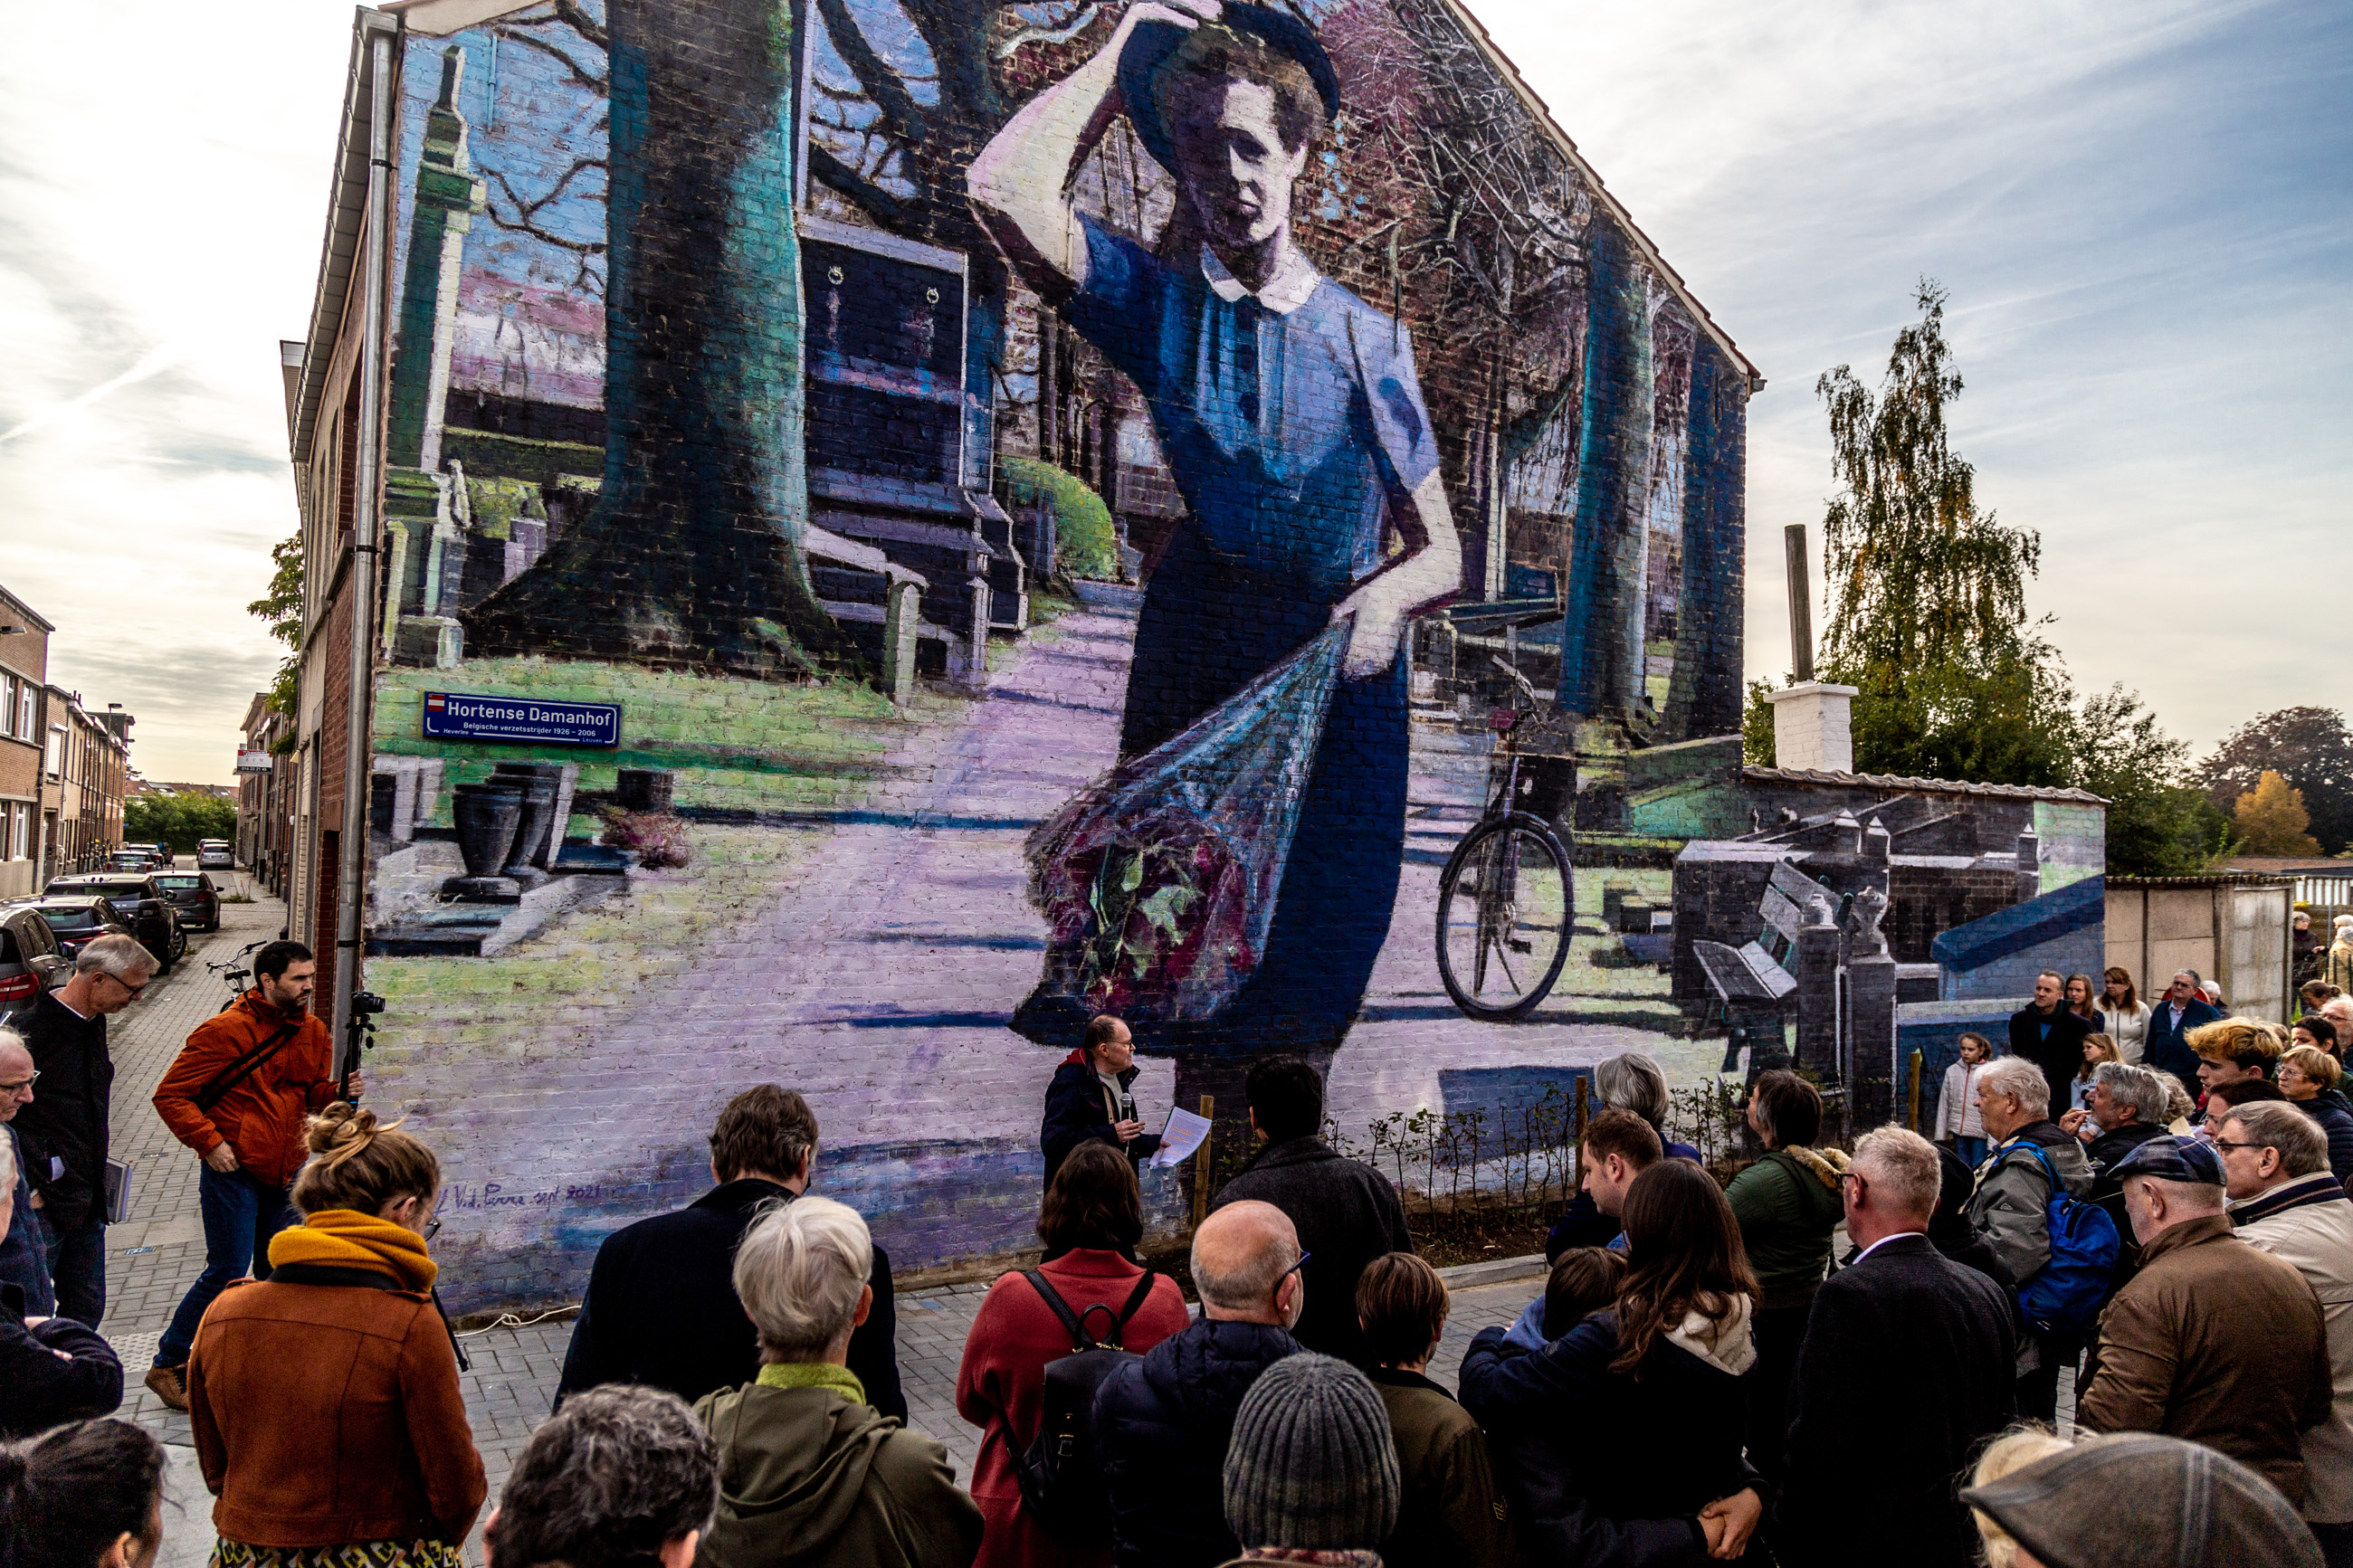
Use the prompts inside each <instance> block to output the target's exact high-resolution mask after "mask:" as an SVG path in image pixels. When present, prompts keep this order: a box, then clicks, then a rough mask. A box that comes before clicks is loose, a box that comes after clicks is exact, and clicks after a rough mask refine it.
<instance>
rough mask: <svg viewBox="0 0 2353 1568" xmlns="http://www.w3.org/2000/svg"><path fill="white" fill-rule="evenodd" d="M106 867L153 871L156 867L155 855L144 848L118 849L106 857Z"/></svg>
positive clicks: (119, 869)
mask: <svg viewBox="0 0 2353 1568" xmlns="http://www.w3.org/2000/svg"><path fill="white" fill-rule="evenodd" d="M106 868H107V869H108V870H110V871H152V870H153V869H154V868H155V857H153V855H150V854H148V853H147V851H145V850H144V849H117V850H116V851H115V852H114V853H113V854H111V855H109V856H108V857H107V858H106Z"/></svg>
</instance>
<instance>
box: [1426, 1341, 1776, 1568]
mask: <svg viewBox="0 0 2353 1568" xmlns="http://www.w3.org/2000/svg"><path fill="white" fill-rule="evenodd" d="M1699 1348H1700V1349H1701V1350H1703V1351H1711V1353H1710V1354H1706V1355H1703V1354H1700V1353H1694V1350H1692V1349H1687V1348H1685V1346H1684V1345H1683V1344H1679V1343H1675V1342H1671V1341H1670V1340H1669V1339H1668V1338H1667V1337H1665V1336H1662V1337H1661V1338H1659V1339H1658V1340H1656V1341H1654V1342H1652V1344H1651V1351H1650V1353H1649V1354H1648V1355H1646V1356H1645V1357H1643V1359H1642V1363H1641V1367H1640V1368H1638V1369H1637V1371H1638V1372H1639V1373H1640V1374H1641V1375H1640V1376H1639V1377H1636V1376H1630V1375H1629V1374H1627V1373H1619V1372H1613V1371H1611V1370H1610V1363H1612V1362H1613V1361H1615V1360H1616V1359H1617V1356H1618V1349H1619V1345H1618V1315H1617V1313H1616V1312H1615V1311H1602V1312H1597V1313H1595V1314H1593V1315H1592V1316H1591V1317H1589V1318H1587V1319H1586V1320H1585V1321H1583V1322H1581V1323H1579V1324H1577V1327H1576V1328H1574V1329H1572V1330H1570V1331H1568V1332H1567V1334H1564V1335H1563V1336H1561V1337H1560V1338H1559V1339H1557V1340H1555V1341H1554V1342H1552V1343H1550V1344H1548V1345H1546V1347H1545V1348H1544V1349H1543V1350H1541V1351H1535V1352H1523V1351H1520V1350H1518V1349H1517V1348H1516V1347H1514V1346H1513V1345H1510V1344H1507V1343H1506V1342H1504V1331H1502V1330H1501V1329H1482V1330H1480V1331H1479V1332H1478V1333H1477V1334H1476V1335H1474V1336H1473V1337H1472V1341H1471V1348H1470V1350H1469V1351H1468V1352H1465V1353H1464V1355H1463V1357H1462V1377H1461V1382H1462V1406H1463V1408H1464V1409H1466V1410H1468V1411H1470V1412H1471V1414H1472V1415H1474V1416H1476V1417H1477V1418H1478V1421H1479V1425H1480V1426H1482V1427H1483V1428H1485V1429H1486V1433H1487V1437H1488V1447H1489V1451H1490V1452H1491V1453H1493V1456H1494V1458H1495V1469H1496V1474H1497V1476H1498V1477H1499V1478H1500V1479H1502V1481H1503V1483H1504V1490H1505V1492H1506V1493H1507V1494H1508V1495H1509V1496H1510V1498H1511V1506H1512V1512H1513V1515H1514V1518H1515V1519H1516V1520H1517V1521H1518V1523H1519V1530H1520V1539H1521V1542H1522V1543H1523V1544H1524V1545H1525V1546H1526V1548H1527V1549H1528V1553H1529V1555H1530V1557H1531V1558H1532V1559H1534V1560H1535V1561H1540V1562H1546V1563H1584V1564H1593V1565H1595V1568H1605V1565H1606V1568H1698V1565H1700V1564H1703V1563H1707V1562H1708V1561H1709V1557H1708V1554H1707V1536H1706V1533H1705V1531H1704V1529H1703V1528H1702V1526H1701V1525H1700V1522H1699V1517H1698V1516H1699V1510H1701V1509H1703V1508H1704V1507H1706V1506H1707V1505H1708V1504H1709V1503H1711V1502H1714V1501H1715V1500H1717V1499H1718V1498H1724V1497H1729V1496H1731V1495H1732V1494H1733V1493H1735V1492H1737V1491H1740V1490H1741V1489H1744V1488H1746V1489H1754V1490H1755V1491H1756V1492H1757V1496H1758V1498H1759V1499H1760V1500H1763V1501H1764V1502H1765V1503H1766V1504H1767V1506H1768V1507H1769V1506H1770V1505H1771V1503H1772V1489H1771V1488H1770V1487H1769V1486H1767V1484H1766V1483H1765V1481H1764V1480H1763V1479H1762V1478H1761V1477H1759V1476H1758V1475H1757V1471H1756V1469H1755V1468H1754V1467H1753V1466H1751V1465H1749V1464H1748V1463H1747V1462H1746V1460H1745V1459H1744V1458H1742V1457H1741V1433H1742V1428H1743V1426H1744V1415H1745V1412H1746V1407H1747V1401H1748V1393H1749V1384H1748V1380H1747V1379H1746V1376H1745V1375H1744V1374H1745V1373H1746V1372H1747V1370H1748V1369H1749V1368H1750V1367H1751V1366H1753V1365H1754V1364H1755V1361H1756V1355H1755V1352H1754V1351H1753V1350H1752V1349H1751V1348H1750V1341H1749V1331H1748V1324H1747V1321H1746V1315H1745V1314H1744V1315H1743V1317H1742V1319H1741V1320H1740V1321H1739V1322H1738V1323H1737V1325H1736V1327H1733V1328H1730V1329H1729V1330H1728V1331H1727V1332H1726V1334H1725V1339H1724V1342H1723V1345H1722V1347H1721V1350H1722V1353H1723V1354H1724V1355H1725V1356H1727V1357H1729V1360H1728V1361H1720V1360H1717V1359H1715V1357H1714V1354H1713V1352H1712V1350H1711V1347H1707V1346H1700V1347H1699ZM1733 1366H1738V1367H1739V1368H1740V1369H1741V1370H1740V1372H1738V1373H1736V1372H1734V1371H1733V1370H1732V1367H1733ZM1746 1560H1747V1561H1750V1562H1762V1561H1763V1560H1764V1557H1763V1552H1762V1549H1761V1548H1760V1547H1759V1546H1758V1545H1757V1543H1756V1538H1754V1537H1752V1538H1751V1547H1750V1553H1749V1557H1748V1559H1746Z"/></svg>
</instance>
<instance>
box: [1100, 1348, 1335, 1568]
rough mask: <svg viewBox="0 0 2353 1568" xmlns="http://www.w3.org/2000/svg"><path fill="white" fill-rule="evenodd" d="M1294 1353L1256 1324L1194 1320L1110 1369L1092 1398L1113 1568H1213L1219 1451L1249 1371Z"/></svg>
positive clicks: (1230, 1538) (1233, 1547)
mask: <svg viewBox="0 0 2353 1568" xmlns="http://www.w3.org/2000/svg"><path fill="white" fill-rule="evenodd" d="M1300 1349H1301V1346H1300V1343H1299V1342H1298V1341H1297V1340H1294V1339H1293V1338H1292V1337H1291V1336H1290V1335H1289V1334H1288V1333H1286V1332H1284V1331H1282V1330H1281V1329H1278V1328H1274V1327H1272V1326H1271V1325H1269V1324H1264V1323H1231V1322H1219V1321H1211V1320H1209V1319H1206V1318H1204V1319H1201V1320H1198V1321H1196V1322H1194V1323H1193V1324H1192V1326H1190V1327H1189V1328H1187V1329H1186V1330H1185V1331H1183V1332H1182V1333H1179V1334H1176V1335H1173V1336H1171V1337H1170V1338H1168V1339H1165V1340H1163V1341H1161V1342H1159V1343H1158V1344H1156V1345H1155V1346H1153V1347H1152V1349H1151V1350H1150V1351H1148V1352H1145V1354H1143V1355H1141V1356H1139V1357H1137V1358H1136V1359H1135V1360H1134V1361H1131V1362H1127V1363H1124V1364H1122V1365H1121V1366H1119V1367H1117V1368H1116V1369H1114V1370H1113V1373H1112V1374H1111V1375H1110V1376H1109V1377H1107V1378H1105V1379H1104V1380H1103V1388H1102V1390H1101V1391H1100V1392H1098V1393H1097V1394H1096V1395H1095V1412H1094V1426H1095V1447H1096V1449H1097V1451H1098V1452H1099V1453H1100V1454H1101V1455H1102V1461H1103V1479H1104V1481H1105V1482H1106V1483H1107V1485H1108V1487H1109V1489H1110V1492H1111V1513H1112V1562H1113V1563H1114V1564H1115V1565H1116V1568H1146V1565H1147V1564H1148V1565H1150V1568H1214V1565H1215V1564H1217V1563H1224V1562H1226V1561H1228V1560H1229V1559H1230V1558H1233V1557H1237V1556H1239V1555H1240V1553H1241V1547H1240V1544H1239V1543H1237V1542H1235V1540H1234V1535H1233V1531H1229V1530H1228V1529H1227V1528H1226V1504H1225V1495H1226V1494H1225V1464H1226V1444H1227V1441H1228V1440H1229V1438H1231V1437H1232V1436H1233V1433H1234V1413H1235V1412H1236V1411H1237V1410H1240V1408H1241V1403H1242V1395H1244V1394H1248V1393H1249V1392H1250V1384H1253V1383H1256V1382H1257V1381H1258V1376H1259V1373H1262V1372H1264V1371H1265V1370H1266V1369H1267V1368H1268V1367H1270V1366H1272V1365H1273V1364H1274V1363H1276V1362H1279V1361H1281V1360H1282V1358H1283V1357H1284V1356H1287V1355H1295V1354H1297V1353H1298V1352H1299V1351H1300Z"/></svg>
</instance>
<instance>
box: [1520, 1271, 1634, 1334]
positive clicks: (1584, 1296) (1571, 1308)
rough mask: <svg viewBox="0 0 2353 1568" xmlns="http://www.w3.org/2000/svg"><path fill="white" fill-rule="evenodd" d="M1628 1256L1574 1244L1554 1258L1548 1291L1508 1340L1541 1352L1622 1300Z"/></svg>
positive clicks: (1525, 1313) (1523, 1316) (1529, 1306)
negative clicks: (1610, 1304) (1596, 1313)
mask: <svg viewBox="0 0 2353 1568" xmlns="http://www.w3.org/2000/svg"><path fill="white" fill-rule="evenodd" d="M1625 1278H1626V1255H1625V1254H1624V1253H1622V1252H1618V1251H1614V1250H1612V1249H1611V1248H1609V1247H1570V1248H1569V1249H1568V1250H1567V1251H1566V1252H1564V1253H1562V1254H1561V1255H1560V1256H1559V1257H1558V1258H1555V1259H1553V1265H1552V1275H1551V1277H1550V1278H1549V1279H1546V1281H1545V1289H1544V1294H1543V1295H1541V1296H1539V1297H1537V1298H1536V1299H1535V1300H1533V1301H1531V1302H1529V1303H1528V1304H1527V1308H1526V1310H1524V1311H1522V1312H1521V1313H1520V1316H1519V1321H1516V1322H1514V1324H1513V1325H1512V1327H1511V1330H1510V1331H1508V1332H1507V1333H1505V1334H1504V1343H1506V1344H1509V1345H1512V1346H1514V1348H1516V1349H1519V1350H1524V1351H1540V1350H1542V1349H1544V1348H1545V1346H1546V1345H1548V1344H1550V1343H1551V1342H1553V1341H1555V1340H1556V1339H1558V1338H1560V1336H1561V1335H1563V1334H1565V1333H1567V1332H1568V1331H1569V1330H1571V1329H1573V1328H1575V1327H1577V1324H1579V1323H1581V1322H1583V1321H1585V1320H1586V1319H1587V1318H1588V1317H1589V1316H1591V1315H1592V1314H1593V1313H1595V1312H1598V1311H1599V1310H1601V1309H1602V1308H1604V1307H1607V1306H1608V1305H1609V1303H1611V1302H1612V1301H1615V1300H1617V1299H1618V1287H1619V1284H1620V1282H1621V1281H1622V1280H1623V1279H1625Z"/></svg>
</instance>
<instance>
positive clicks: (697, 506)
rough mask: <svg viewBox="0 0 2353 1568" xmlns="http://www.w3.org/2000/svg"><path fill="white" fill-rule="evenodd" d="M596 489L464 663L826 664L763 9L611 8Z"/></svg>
mask: <svg viewBox="0 0 2353 1568" xmlns="http://www.w3.org/2000/svg"><path fill="white" fill-rule="evenodd" d="M611 31H612V153H611V156H612V171H611V175H612V177H611V201H610V213H611V216H610V220H609V221H610V226H611V229H610V232H611V246H612V250H611V274H610V282H609V285H608V289H607V296H606V301H605V325H606V334H607V340H606V341H607V363H606V373H605V396H606V422H607V435H606V444H605V476H604V483H603V488H602V489H601V491H600V493H599V495H598V498H597V503H596V509H595V510H593V511H592V512H591V513H590V514H589V515H588V516H587V517H586V518H585V519H583V520H582V521H580V522H579V523H577V524H575V526H574V527H573V528H572V529H570V530H569V531H566V532H565V534H564V535H563V537H561V538H560V539H558V540H557V541H555V542H554V543H552V544H551V545H550V547H549V549H548V551H547V553H546V554H545V555H544V556H543V557H542V558H541V560H540V561H539V563H537V564H536V565H534V566H533V568H532V569H531V570H530V571H528V572H525V573H524V574H522V575H521V576H520V577H517V578H516V579H515V580H514V581H513V582H512V583H510V584H507V585H506V586H505V587H504V588H503V589H501V590H500V591H499V592H498V593H496V594H494V595H491V597H489V598H488V599H485V600H484V601H483V602H482V603H481V604H480V605H478V606H476V607H475V608H474V609H473V610H472V611H471V612H470V613H469V614H468V615H467V616H465V622H466V628H467V651H468V653H469V654H472V655H488V654H521V653H538V654H547V655H553V656H555V657H564V656H566V655H569V656H571V657H575V658H607V659H637V660H647V661H651V662H659V663H672V662H675V663H681V664H698V665H706V666H716V667H719V668H729V669H734V670H738V671H744V672H749V673H757V672H765V671H773V670H776V669H778V668H788V667H792V666H797V665H804V664H806V662H807V660H806V657H805V655H806V653H807V651H808V650H810V649H813V648H817V647H830V646H833V644H834V643H835V635H834V633H833V629H832V626H831V623H830V622H829V621H828V619H827V617H826V616H825V613H824V611H823V610H822V609H821V608H820V607H819V606H818V602H817V598H816V595H815V593H814V592H813V590H812V589H811V587H810V585H809V582H808V576H807V566H806V563H805V561H804V559H803V557H802V553H801V548H800V541H801V529H802V525H803V523H804V521H805V520H806V519H807V513H808V489H807V473H806V469H805V467H804V455H803V440H802V426H803V417H804V414H803V401H804V399H803V387H802V331H801V308H800V276H799V272H800V258H799V248H798V245H797V241H796V238H795V236H794V231H793V218H792V211H793V207H792V194H793V183H792V128H793V106H792V80H793V46H792V37H791V26H790V21H789V17H788V13H787V12H786V9H785V7H784V6H782V5H779V4H778V3H777V0H615V3H614V5H613V7H612V11H611Z"/></svg>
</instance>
